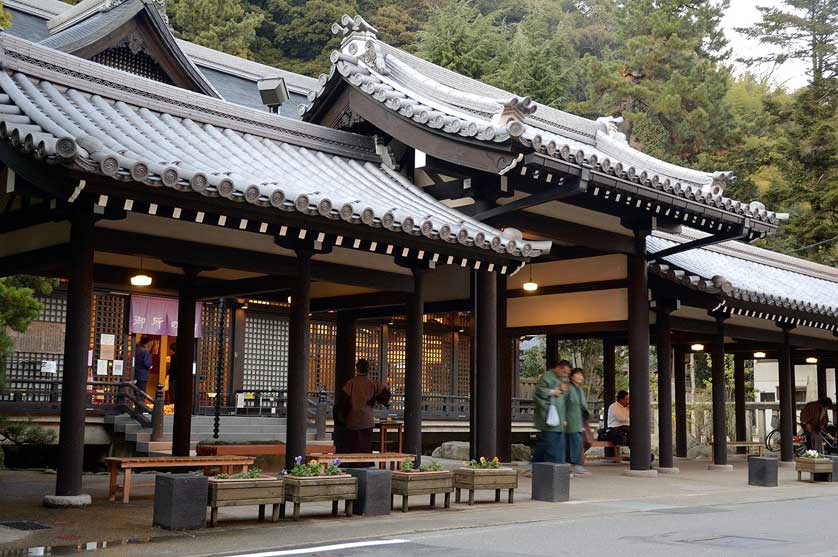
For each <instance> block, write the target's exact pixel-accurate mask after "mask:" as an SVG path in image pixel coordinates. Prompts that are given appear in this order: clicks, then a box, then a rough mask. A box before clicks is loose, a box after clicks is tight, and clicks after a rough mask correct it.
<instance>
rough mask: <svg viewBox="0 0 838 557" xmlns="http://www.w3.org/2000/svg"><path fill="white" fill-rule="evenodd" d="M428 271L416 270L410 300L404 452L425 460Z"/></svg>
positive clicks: (408, 310)
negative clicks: (424, 353)
mask: <svg viewBox="0 0 838 557" xmlns="http://www.w3.org/2000/svg"><path fill="white" fill-rule="evenodd" d="M425 273H426V270H425V269H418V268H414V269H413V292H411V293H410V296H408V299H407V323H406V325H407V330H406V331H405V349H404V352H405V364H404V452H406V453H411V454H415V455H416V460H415V463H416V465H417V466H418V465H419V464H420V463H421V460H422V335H423V333H424V324H423V322H422V314H423V311H424V304H425V293H424V282H425V281H424V278H425Z"/></svg>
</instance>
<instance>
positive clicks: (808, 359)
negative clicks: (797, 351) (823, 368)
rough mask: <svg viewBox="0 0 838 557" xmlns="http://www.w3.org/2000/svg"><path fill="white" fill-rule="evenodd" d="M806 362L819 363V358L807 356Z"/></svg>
mask: <svg viewBox="0 0 838 557" xmlns="http://www.w3.org/2000/svg"><path fill="white" fill-rule="evenodd" d="M806 363H807V364H816V363H818V359H817V358H815V357H814V356H809V357H808V358H806Z"/></svg>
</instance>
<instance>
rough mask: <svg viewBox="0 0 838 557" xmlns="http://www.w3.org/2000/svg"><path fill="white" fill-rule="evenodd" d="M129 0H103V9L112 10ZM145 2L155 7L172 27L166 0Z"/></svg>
mask: <svg viewBox="0 0 838 557" xmlns="http://www.w3.org/2000/svg"><path fill="white" fill-rule="evenodd" d="M126 1H128V0H104V2H102V8H101V11H103V12H107V11H109V10H112V9H114V8H116V7H118V6H121V5H122V4H124V3H125V2H126ZM141 1H142V3H143V4H148V5H150V6H152V7H153V8H155V9H156V10H157V12H158V13H159V14H160V17H161V18H163V21H165V22H166V26H167V27H171V26H170V25H169V16H168V15H166V0H141Z"/></svg>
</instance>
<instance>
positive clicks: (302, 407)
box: [285, 250, 312, 470]
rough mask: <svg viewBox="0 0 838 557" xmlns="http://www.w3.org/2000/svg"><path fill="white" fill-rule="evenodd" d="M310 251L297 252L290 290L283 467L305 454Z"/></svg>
mask: <svg viewBox="0 0 838 557" xmlns="http://www.w3.org/2000/svg"><path fill="white" fill-rule="evenodd" d="M311 255H312V254H311V252H309V251H306V250H297V282H296V283H294V288H293V289H292V291H291V313H290V319H289V325H288V397H287V398H288V401H287V403H286V404H287V406H288V422H287V432H288V434H287V435H288V436H287V442H286V449H285V467H286V468H287V469H288V470H290V469H291V468H293V466H294V458H295V457H297V456H302V457H303V458H305V453H306V431H307V429H308V427H307V426H308V419H307V417H306V412H307V409H308V400H307V394H306V389H307V386H308V364H309V350H310V348H309V337H310V330H309V327H310V318H309V315H308V313H309V308H310V305H311Z"/></svg>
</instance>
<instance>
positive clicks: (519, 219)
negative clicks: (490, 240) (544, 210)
mask: <svg viewBox="0 0 838 557" xmlns="http://www.w3.org/2000/svg"><path fill="white" fill-rule="evenodd" d="M486 222H487V223H488V224H492V225H494V226H512V227H514V228H517V229H519V230H521V231H522V232H529V233H531V234H534V235H536V236H541V237H544V238H548V239H551V240H557V241H561V242H565V243H569V244H571V245H575V246H582V247H587V248H592V249H596V250H599V251H600V252H602V253H624V254H632V253H634V250H635V248H634V239H633V238H632V237H631V236H624V235H623V234H617V233H616V232H610V231H608V230H601V229H599V228H594V227H593V226H587V225H584V224H577V223H575V222H570V221H565V220H560V219H553V218H550V217H545V216H543V215H537V214H535V213H527V212H520V213H508V214H505V215H501V216H499V217H496V218H490V219H488V220H487V221H486Z"/></svg>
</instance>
